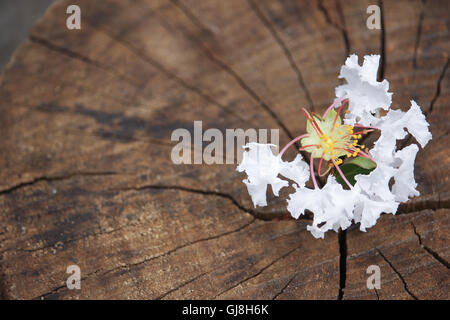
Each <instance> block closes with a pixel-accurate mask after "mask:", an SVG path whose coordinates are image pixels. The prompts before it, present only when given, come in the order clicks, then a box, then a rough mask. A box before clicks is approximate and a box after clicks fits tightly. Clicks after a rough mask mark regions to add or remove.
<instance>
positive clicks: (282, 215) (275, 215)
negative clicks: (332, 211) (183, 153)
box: [111, 185, 311, 221]
mask: <svg viewBox="0 0 450 320" xmlns="http://www.w3.org/2000/svg"><path fill="white" fill-rule="evenodd" d="M149 189H163V190H180V191H186V192H192V193H198V194H203V195H214V196H218V197H221V198H225V199H228V200H230V201H231V202H232V203H233V204H234V205H235V206H236V207H238V208H239V209H240V210H242V211H244V212H246V213H248V214H250V215H252V216H253V217H255V218H256V219H259V220H264V221H272V220H277V219H287V218H289V217H290V214H289V213H288V212H286V211H281V212H268V213H267V212H260V211H256V210H254V209H249V208H246V207H244V206H243V205H241V204H240V203H239V202H238V201H237V200H236V199H235V198H234V197H233V196H231V195H229V194H227V193H224V192H220V191H213V190H202V189H194V188H188V187H182V186H176V185H143V186H139V187H128V188H120V189H112V190H111V191H131V190H134V191H142V190H149ZM300 219H302V220H311V218H310V217H309V216H302V217H301V218H300Z"/></svg>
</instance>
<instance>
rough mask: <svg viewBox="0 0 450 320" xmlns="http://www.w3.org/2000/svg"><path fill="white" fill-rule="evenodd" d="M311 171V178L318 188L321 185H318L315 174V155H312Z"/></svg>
mask: <svg viewBox="0 0 450 320" xmlns="http://www.w3.org/2000/svg"><path fill="white" fill-rule="evenodd" d="M309 171H310V172H311V179H312V181H313V184H314V189H318V188H319V186H318V185H317V181H316V177H315V176H314V157H313V156H312V155H311V160H310V164H309Z"/></svg>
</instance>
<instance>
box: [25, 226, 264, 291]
mask: <svg viewBox="0 0 450 320" xmlns="http://www.w3.org/2000/svg"><path fill="white" fill-rule="evenodd" d="M255 221H256V218H253V219H252V220H250V221H249V222H247V223H245V224H243V225H242V226H240V227H239V228H237V229H234V230H231V231H227V232H224V233H221V234H218V235H215V236H209V237H206V238H201V239H197V240H195V241H192V242H188V243H185V244H183V245H180V246H177V247H175V248H173V249H171V250H169V251H166V252H164V253H162V254H159V255H157V256H153V257H150V258H145V259H142V260H141V261H138V262H135V263H130V264H124V265H121V266H117V267H115V268H112V269H109V270H106V271H104V272H102V273H100V272H101V271H102V270H101V269H99V270H95V271H93V272H91V273H89V274H87V275H86V276H84V277H82V278H81V281H84V280H87V279H89V278H90V277H92V276H93V275H97V276H99V277H102V276H105V275H107V274H110V273H113V272H115V271H118V270H123V269H127V270H129V269H131V268H133V267H136V266H139V265H142V264H145V263H147V262H150V261H152V260H155V259H158V258H162V257H166V256H168V255H171V254H172V253H174V252H176V251H178V250H181V249H183V248H186V247H189V246H192V245H195V244H197V243H200V242H204V241H209V240H214V239H218V238H221V237H224V236H227V235H230V234H233V233H236V232H240V231H242V230H243V229H245V228H247V227H248V226H250V225H251V224H252V223H254V222H255ZM65 287H66V286H65V285H62V286H59V287H56V288H54V289H52V290H51V291H49V292H47V293H44V294H42V295H40V296H38V297H36V298H34V299H43V298H45V297H46V296H49V295H51V294H55V293H57V292H58V291H60V290H61V289H63V288H65Z"/></svg>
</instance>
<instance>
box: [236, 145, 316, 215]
mask: <svg viewBox="0 0 450 320" xmlns="http://www.w3.org/2000/svg"><path fill="white" fill-rule="evenodd" d="M271 147H275V145H273V144H260V143H254V142H252V143H248V144H246V145H245V146H244V149H245V150H246V151H245V152H244V154H243V157H242V162H241V163H240V164H239V166H238V167H237V171H239V172H243V171H245V172H246V173H247V176H248V178H247V179H244V180H243V182H244V183H245V184H246V185H247V190H248V193H249V194H250V196H251V198H252V201H253V205H254V206H255V207H256V206H258V205H259V206H266V205H267V199H266V193H267V186H268V185H271V187H272V191H273V193H274V194H275V195H276V196H278V193H279V191H280V189H281V188H283V187H287V186H288V185H289V182H288V181H286V180H282V179H280V178H279V177H278V175H279V174H280V175H282V176H284V177H285V178H288V179H291V180H293V181H295V182H296V183H297V184H298V185H299V186H302V187H303V186H304V185H305V183H306V181H307V180H308V177H309V175H308V170H309V166H308V165H307V164H306V163H305V162H304V161H303V160H302V156H301V155H297V157H296V158H295V159H294V160H293V161H292V162H285V161H283V160H281V157H279V156H275V155H274V154H273V153H272V149H271Z"/></svg>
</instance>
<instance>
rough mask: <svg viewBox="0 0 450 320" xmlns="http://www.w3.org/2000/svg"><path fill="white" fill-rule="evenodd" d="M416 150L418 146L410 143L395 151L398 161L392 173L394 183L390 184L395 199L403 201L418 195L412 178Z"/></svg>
mask: <svg viewBox="0 0 450 320" xmlns="http://www.w3.org/2000/svg"><path fill="white" fill-rule="evenodd" d="M418 151H419V147H418V146H417V145H416V144H411V145H409V146H407V147H405V148H403V149H402V150H400V151H397V152H396V153H395V158H396V160H397V162H400V165H399V167H398V170H397V172H396V173H395V175H394V179H395V183H394V185H393V186H392V193H393V194H394V195H395V200H396V201H399V202H404V201H408V199H409V197H414V196H418V195H420V193H419V191H417V190H416V187H417V183H416V181H415V180H414V161H415V160H416V155H417V152H418Z"/></svg>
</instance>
